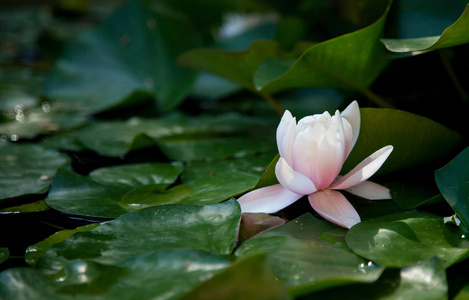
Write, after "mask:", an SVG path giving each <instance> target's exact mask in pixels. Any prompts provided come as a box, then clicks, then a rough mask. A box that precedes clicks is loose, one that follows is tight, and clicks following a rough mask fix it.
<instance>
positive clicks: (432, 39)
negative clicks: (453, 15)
mask: <svg viewBox="0 0 469 300" xmlns="http://www.w3.org/2000/svg"><path fill="white" fill-rule="evenodd" d="M447 6H448V3H447V2H446V1H445V2H444V4H443V7H447ZM419 13H421V12H419ZM437 14H439V12H437ZM425 23H426V24H427V25H425V26H428V24H432V22H429V20H427V21H426V22H425ZM468 26H469V6H466V8H465V10H464V12H463V13H462V15H461V16H460V17H459V19H457V21H456V22H454V24H452V25H451V26H449V27H447V28H446V29H444V31H443V33H441V35H439V36H426V37H417V38H404V39H381V42H382V43H383V44H384V45H385V46H386V49H388V50H389V51H392V52H399V53H402V52H414V53H413V55H415V54H419V53H421V52H428V51H432V50H436V49H441V48H447V47H453V46H457V45H462V44H466V43H468V42H469V36H468V35H467V34H466V33H467V28H468ZM440 32H441V31H440Z"/></svg>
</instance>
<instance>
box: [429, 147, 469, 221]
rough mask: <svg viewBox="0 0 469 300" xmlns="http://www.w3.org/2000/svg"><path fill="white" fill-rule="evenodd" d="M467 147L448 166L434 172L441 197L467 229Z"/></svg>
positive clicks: (468, 148)
mask: <svg viewBox="0 0 469 300" xmlns="http://www.w3.org/2000/svg"><path fill="white" fill-rule="evenodd" d="M468 168H469V147H467V148H466V149H464V150H463V151H462V152H461V153H460V154H458V156H456V157H455V158H454V159H453V160H452V161H451V162H450V163H449V164H447V165H446V166H444V167H443V168H441V169H439V170H437V171H436V172H435V179H436V183H437V184H438V188H439V189H440V191H441V194H442V195H443V197H445V199H446V201H447V202H448V203H449V205H450V206H451V207H452V208H453V210H454V212H455V213H456V214H457V215H458V217H459V218H460V219H461V221H462V222H463V223H464V225H466V227H469V226H468V225H469V185H468V183H469V169H468Z"/></svg>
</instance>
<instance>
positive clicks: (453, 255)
mask: <svg viewBox="0 0 469 300" xmlns="http://www.w3.org/2000/svg"><path fill="white" fill-rule="evenodd" d="M463 234H464V232H463V231H462V230H461V229H460V228H458V227H456V226H453V225H451V224H448V225H445V224H444V222H443V218H442V217H438V216H435V215H433V214H430V213H424V212H417V211H410V212H405V213H401V214H395V215H389V216H384V217H381V218H376V219H373V220H368V221H362V222H360V223H358V224H357V225H355V226H353V227H352V228H351V229H350V231H349V232H348V234H347V237H346V240H347V245H348V246H349V247H350V249H352V250H353V251H354V252H355V253H357V254H358V255H360V256H363V257H365V258H367V259H370V260H372V261H374V262H375V263H377V264H379V265H381V266H383V267H404V266H407V265H412V264H417V263H419V262H421V261H424V260H428V259H430V258H432V257H433V256H438V257H439V258H440V259H441V261H442V263H443V266H444V267H445V268H447V267H449V266H451V265H453V264H454V263H456V262H458V261H459V260H462V259H464V258H466V257H467V256H468V255H469V242H468V241H467V240H465V239H464V236H463Z"/></svg>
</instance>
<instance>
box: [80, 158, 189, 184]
mask: <svg viewBox="0 0 469 300" xmlns="http://www.w3.org/2000/svg"><path fill="white" fill-rule="evenodd" d="M182 169H183V166H182V164H181V163H179V162H174V163H169V164H167V163H140V164H130V165H122V166H112V167H105V168H99V169H96V170H94V171H92V172H91V173H90V175H89V177H90V178H91V179H92V180H94V181H96V182H99V183H102V184H120V185H125V186H129V187H132V188H134V187H139V186H143V185H151V184H162V185H166V186H169V185H171V184H173V183H174V181H176V179H177V178H178V177H179V174H181V172H182Z"/></svg>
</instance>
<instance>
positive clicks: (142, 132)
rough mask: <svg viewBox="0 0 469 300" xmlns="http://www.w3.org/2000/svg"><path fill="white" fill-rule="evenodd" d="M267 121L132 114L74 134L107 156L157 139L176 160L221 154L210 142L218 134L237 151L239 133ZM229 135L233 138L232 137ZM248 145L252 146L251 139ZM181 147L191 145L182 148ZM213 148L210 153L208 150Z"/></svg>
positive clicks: (265, 124)
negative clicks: (137, 115) (155, 116)
mask: <svg viewBox="0 0 469 300" xmlns="http://www.w3.org/2000/svg"><path fill="white" fill-rule="evenodd" d="M269 125H270V124H269V123H268V122H266V121H264V120H262V119H259V118H250V117H245V116H241V115H238V114H223V115H218V116H200V117H188V116H186V115H182V114H176V113H175V114H168V115H166V116H164V117H161V118H158V119H143V118H137V117H134V118H131V119H128V120H127V121H106V122H94V123H93V124H91V125H90V126H87V127H84V128H82V129H80V130H78V131H77V136H78V139H79V141H80V143H81V144H83V145H84V146H85V147H86V148H88V149H90V150H93V151H95V152H97V153H99V154H101V155H106V156H121V155H125V154H127V153H128V152H130V151H132V150H136V149H140V148H147V147H149V146H152V145H155V144H156V142H157V141H159V142H160V143H159V145H160V146H161V147H162V148H163V150H165V151H166V154H168V155H169V156H170V157H171V158H174V159H175V160H182V158H184V159H188V158H194V157H200V156H203V157H211V156H218V157H219V156H224V155H221V154H222V151H221V150H218V149H217V148H216V147H214V142H211V139H213V138H215V137H217V136H222V137H223V138H219V139H220V140H221V142H222V143H224V144H225V147H224V149H225V150H229V147H232V146H236V147H237V148H236V151H241V150H240V148H242V147H241V146H242V145H243V143H241V145H239V135H246V134H248V135H249V136H252V135H253V134H254V133H255V132H254V133H252V134H251V133H250V132H252V131H253V129H257V130H259V131H260V130H261V129H265V128H266V127H267V128H269ZM257 130H256V132H257ZM273 136H274V135H273V134H272V137H273ZM232 139H235V141H231V140H232ZM230 141H231V142H230ZM253 142H254V141H253ZM235 144H237V145H235ZM250 146H251V147H254V145H252V143H251V145H250ZM181 147H182V149H184V147H191V148H190V149H187V151H182V150H181ZM173 151H174V152H173ZM236 151H234V150H233V151H231V153H232V154H233V152H235V153H236ZM186 152H187V154H186ZM212 152H213V153H214V154H213V155H211V154H210V153H212ZM220 153H221V154H220ZM227 155H229V154H227Z"/></svg>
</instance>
